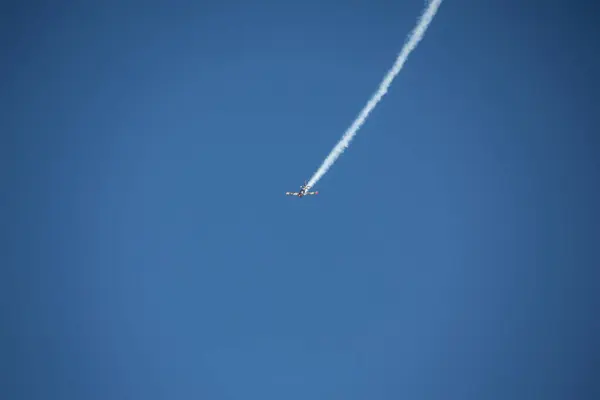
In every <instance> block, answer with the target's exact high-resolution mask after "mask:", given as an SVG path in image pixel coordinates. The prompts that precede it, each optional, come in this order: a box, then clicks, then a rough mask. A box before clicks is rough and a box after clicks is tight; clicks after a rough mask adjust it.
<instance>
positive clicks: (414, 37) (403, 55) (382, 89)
mask: <svg viewBox="0 0 600 400" xmlns="http://www.w3.org/2000/svg"><path fill="white" fill-rule="evenodd" d="M441 4H442V0H431V2H430V3H429V5H428V6H427V8H426V9H425V11H424V12H423V15H421V17H420V18H419V22H418V23H417V26H416V27H415V29H413V31H412V32H411V33H410V35H409V36H408V39H407V41H406V43H405V44H404V47H403V48H402V50H400V54H399V55H398V58H396V62H395V63H394V65H393V66H392V68H391V69H390V70H389V71H388V73H387V74H386V76H385V77H384V78H383V81H382V82H381V84H380V85H379V89H377V92H375V94H374V95H373V96H372V97H371V99H370V100H369V102H368V103H367V105H366V106H365V107H364V108H363V109H362V111H361V112H360V114H358V117H357V118H356V119H355V120H354V122H353V123H352V125H350V128H348V130H346V132H345V133H344V136H342V138H341V139H340V141H339V142H338V143H337V144H336V145H335V147H334V148H333V150H331V153H329V155H328V156H327V158H326V159H325V161H323V164H321V166H320V167H319V169H318V170H317V172H315V174H314V175H313V176H312V178H310V181H308V186H309V187H312V186H314V185H315V183H317V182H318V181H319V179H321V178H322V177H323V175H325V173H326V172H327V171H328V170H329V168H331V166H332V165H333V163H334V162H335V161H336V160H337V159H338V157H339V156H341V155H342V153H343V152H344V150H346V148H348V146H349V145H350V142H351V141H352V139H353V138H354V136H355V135H356V133H357V132H358V130H359V129H360V127H361V126H362V125H363V124H364V123H365V120H366V119H367V117H368V116H369V114H370V113H371V111H373V109H374V108H375V106H377V103H379V101H380V100H381V98H382V97H383V96H384V95H385V94H386V93H387V91H388V88H389V87H390V85H391V84H392V81H393V80H394V78H395V77H396V75H398V73H399V72H400V70H402V67H403V66H404V63H405V62H406V60H407V59H408V56H409V55H410V53H411V52H412V51H413V50H414V49H415V47H417V44H419V42H420V41H421V39H422V38H423V36H424V35H425V31H426V30H427V27H428V26H429V24H430V23H431V20H433V17H434V16H435V14H436V13H437V11H438V8H439V7H440V5H441Z"/></svg>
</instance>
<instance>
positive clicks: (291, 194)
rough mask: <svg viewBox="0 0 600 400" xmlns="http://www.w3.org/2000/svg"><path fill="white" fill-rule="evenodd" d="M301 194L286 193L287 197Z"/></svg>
mask: <svg viewBox="0 0 600 400" xmlns="http://www.w3.org/2000/svg"><path fill="white" fill-rule="evenodd" d="M299 194H300V193H294V192H285V195H286V196H298V195H299Z"/></svg>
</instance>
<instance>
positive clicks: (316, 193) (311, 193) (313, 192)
mask: <svg viewBox="0 0 600 400" xmlns="http://www.w3.org/2000/svg"><path fill="white" fill-rule="evenodd" d="M306 194H311V195H313V194H319V192H306Z"/></svg>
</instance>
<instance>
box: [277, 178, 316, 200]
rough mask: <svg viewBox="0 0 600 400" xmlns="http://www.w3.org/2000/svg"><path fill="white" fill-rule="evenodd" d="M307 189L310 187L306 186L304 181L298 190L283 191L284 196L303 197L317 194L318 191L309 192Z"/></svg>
mask: <svg viewBox="0 0 600 400" xmlns="http://www.w3.org/2000/svg"><path fill="white" fill-rule="evenodd" d="M308 189H310V187H308V186H307V183H306V181H304V185H302V186H300V191H299V192H285V195H286V196H297V197H304V196H306V195H315V194H319V192H309V191H308Z"/></svg>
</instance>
